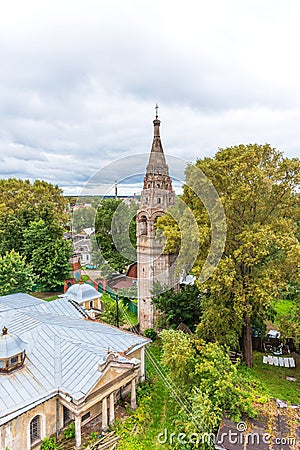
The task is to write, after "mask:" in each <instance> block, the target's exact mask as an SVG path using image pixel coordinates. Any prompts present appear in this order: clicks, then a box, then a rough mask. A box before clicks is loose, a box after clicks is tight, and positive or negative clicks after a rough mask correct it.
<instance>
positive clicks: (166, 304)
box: [152, 285, 202, 331]
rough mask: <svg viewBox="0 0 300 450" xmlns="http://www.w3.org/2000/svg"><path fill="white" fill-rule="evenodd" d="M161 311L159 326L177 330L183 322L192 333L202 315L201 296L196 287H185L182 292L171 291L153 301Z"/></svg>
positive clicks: (154, 298)
mask: <svg viewBox="0 0 300 450" xmlns="http://www.w3.org/2000/svg"><path fill="white" fill-rule="evenodd" d="M152 302H153V304H154V305H155V307H156V308H157V309H158V310H159V312H160V314H159V316H158V319H157V321H158V323H157V324H158V326H159V327H163V328H176V327H177V326H178V325H179V324H180V323H181V322H183V323H184V324H185V325H187V326H188V327H189V328H190V329H191V330H192V331H194V329H195V326H196V325H197V324H198V323H199V322H200V319H201V315H202V306H201V294H200V291H199V289H198V287H197V286H196V285H194V286H189V285H187V286H183V287H182V289H181V290H180V291H176V290H174V289H171V290H169V291H167V292H164V293H162V294H160V295H158V296H156V297H153V299H152Z"/></svg>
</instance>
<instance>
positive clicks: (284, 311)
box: [272, 300, 294, 327]
mask: <svg viewBox="0 0 300 450" xmlns="http://www.w3.org/2000/svg"><path fill="white" fill-rule="evenodd" d="M272 306H273V308H274V309H275V311H276V313H277V315H276V317H275V319H274V325H275V326H276V327H279V321H280V319H281V318H282V317H285V316H288V315H289V313H290V311H291V310H292V309H293V307H294V302H292V301H291V300H278V301H276V302H273V304H272Z"/></svg>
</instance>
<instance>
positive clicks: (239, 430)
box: [157, 422, 300, 449]
mask: <svg viewBox="0 0 300 450" xmlns="http://www.w3.org/2000/svg"><path fill="white" fill-rule="evenodd" d="M157 443H158V444H161V445H165V444H168V445H175V444H176V443H178V444H181V445H187V444H194V445H199V444H209V445H214V446H215V448H217V449H218V448H226V447H224V444H225V445H226V444H230V445H231V446H233V445H240V446H241V445H242V446H244V445H255V446H260V445H261V446H263V445H268V446H272V445H288V446H295V445H297V444H300V441H299V442H297V439H296V438H295V437H290V436H274V435H272V434H270V433H260V432H258V431H251V430H248V427H247V424H246V422H239V423H237V424H236V429H233V430H232V429H229V430H228V431H222V432H220V433H218V435H216V434H215V433H170V432H169V430H168V429H167V428H165V429H164V431H162V432H161V433H159V434H158V435H157ZM219 446H220V447H219Z"/></svg>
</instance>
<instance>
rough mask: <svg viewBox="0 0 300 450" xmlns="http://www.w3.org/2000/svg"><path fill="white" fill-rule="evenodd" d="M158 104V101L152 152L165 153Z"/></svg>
mask: <svg viewBox="0 0 300 450" xmlns="http://www.w3.org/2000/svg"><path fill="white" fill-rule="evenodd" d="M158 108H159V106H158V104H157V103H156V106H155V119H154V120H153V125H154V135H153V142H152V149H151V153H152V152H158V153H163V152H164V151H163V147H162V143H161V140H160V130H159V127H160V120H159V118H158Z"/></svg>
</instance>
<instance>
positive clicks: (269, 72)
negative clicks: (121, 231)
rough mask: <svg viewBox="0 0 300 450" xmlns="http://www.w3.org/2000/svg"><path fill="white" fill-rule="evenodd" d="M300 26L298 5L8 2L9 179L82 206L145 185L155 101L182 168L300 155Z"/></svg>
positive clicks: (3, 74) (2, 169) (5, 111)
mask: <svg viewBox="0 0 300 450" xmlns="http://www.w3.org/2000/svg"><path fill="white" fill-rule="evenodd" d="M299 20H300V2H299V0H287V1H285V2H284V1H282V0H243V1H241V0H210V1H209V2H208V1H202V0H195V1H191V0H185V1H184V2H183V1H176V0H172V1H171V0H162V1H160V2H158V1H156V2H155V1H153V0H151V1H148V0H139V1H138V0H126V1H125V0H120V1H117V0H109V1H107V0H106V1H104V0H84V1H81V0H77V1H76V0H73V1H69V0H60V1H57V0H51V1H50V0H35V1H34V0H26V1H24V0H10V1H7V2H2V4H1V15H0V177H1V178H8V177H19V178H29V179H36V178H40V179H45V180H48V181H50V182H52V183H55V184H58V185H60V186H61V187H62V188H63V190H64V192H65V193H72V194H76V193H79V192H80V190H81V188H82V187H84V186H85V185H86V183H87V182H88V180H89V179H90V177H93V174H95V172H97V171H98V173H99V171H100V172H101V174H102V175H103V177H104V178H103V180H104V181H103V182H105V183H110V182H111V183H113V182H114V179H118V180H119V179H121V178H122V177H124V176H128V175H129V174H130V173H131V174H132V175H134V174H136V173H139V170H140V168H139V167H135V156H134V155H136V154H140V153H147V152H149V150H150V146H151V140H152V120H153V116H154V106H155V103H156V102H158V103H159V105H160V110H159V114H160V118H161V120H162V125H161V131H162V139H163V145H164V149H165V152H166V153H167V154H169V155H172V156H174V157H175V158H182V159H183V160H185V161H194V160H195V159H196V158H197V157H203V156H205V155H213V154H214V153H215V152H216V151H217V149H218V148H220V147H221V148H223V147H226V146H232V145H235V144H240V143H249V142H257V143H265V142H269V143H270V144H271V145H272V146H274V147H277V148H278V149H281V150H282V151H283V152H284V153H285V155H286V156H288V157H293V156H298V155H299V137H300V131H299V124H300V62H299V61H300V57H299V43H300V27H299ZM120 158H123V159H122V160H121V161H119V162H118V160H119V159H120ZM116 161H117V162H116ZM137 166H138V164H137ZM125 167H126V171H125V172H126V173H125V175H124V173H122V168H123V169H124V168H125ZM141 167H143V164H142V165H141ZM106 168H107V169H106ZM142 170H143V169H142Z"/></svg>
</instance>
